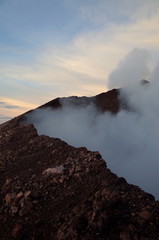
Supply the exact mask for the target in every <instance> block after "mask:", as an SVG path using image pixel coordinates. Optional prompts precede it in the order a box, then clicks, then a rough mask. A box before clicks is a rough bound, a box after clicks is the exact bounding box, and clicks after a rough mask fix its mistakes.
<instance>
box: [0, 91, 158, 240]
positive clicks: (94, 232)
mask: <svg viewBox="0 0 159 240" xmlns="http://www.w3.org/2000/svg"><path fill="white" fill-rule="evenodd" d="M98 96H100V107H101V106H102V105H101V102H102V101H103V108H101V109H104V100H103V99H104V98H103V97H104V96H105V94H104V95H102V94H101V95H98ZM115 99H117V98H115ZM56 101H57V100H56ZM107 106H108V105H107ZM113 106H114V105H113ZM118 106H119V105H118ZM114 109H116V108H115V107H114ZM115 111H116V110H115ZM115 111H114V112H115ZM23 117H24V116H20V117H17V118H15V119H13V120H11V121H9V122H7V123H5V124H3V125H1V126H0V226H1V227H0V239H2V240H15V239H17V240H18V239H19V240H50V239H52V240H65V239H66V240H72V239H76V240H86V239H87V240H119V239H121V240H157V239H159V202H157V201H155V199H154V197H153V196H152V195H150V194H147V193H145V192H143V191H142V190H141V189H140V188H139V187H137V186H134V185H130V184H128V183H127V182H126V180H125V179H124V178H119V177H117V176H116V175H115V174H113V173H112V172H111V171H110V170H109V169H108V168H107V166H106V163H105V161H104V160H103V159H102V157H101V155H100V154H99V153H98V152H90V151H88V150H87V149H86V148H74V147H71V146H69V145H68V144H67V143H65V142H63V141H62V140H60V139H57V138H49V137H47V136H44V135H42V136H38V134H37V132H36V130H35V128H34V126H33V125H29V124H27V125H24V124H23V125H22V124H20V123H21V120H22V119H23Z"/></svg>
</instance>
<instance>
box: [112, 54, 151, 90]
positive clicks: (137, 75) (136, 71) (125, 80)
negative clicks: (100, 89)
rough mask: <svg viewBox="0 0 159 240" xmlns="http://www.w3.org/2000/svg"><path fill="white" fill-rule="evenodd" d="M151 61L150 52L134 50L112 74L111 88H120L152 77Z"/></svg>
mask: <svg viewBox="0 0 159 240" xmlns="http://www.w3.org/2000/svg"><path fill="white" fill-rule="evenodd" d="M149 59H150V56H149V53H148V51H146V50H144V49H134V50H132V51H131V52H130V53H129V54H128V55H127V56H126V57H125V59H124V60H123V61H121V62H120V63H119V65H118V67H117V68H116V69H115V70H114V71H113V72H112V73H111V74H110V76H109V79H108V84H109V87H110V88H119V87H122V86H126V85H130V84H131V85H132V84H134V83H135V82H139V81H140V80H142V79H145V78H148V77H149V75H150V70H149Z"/></svg>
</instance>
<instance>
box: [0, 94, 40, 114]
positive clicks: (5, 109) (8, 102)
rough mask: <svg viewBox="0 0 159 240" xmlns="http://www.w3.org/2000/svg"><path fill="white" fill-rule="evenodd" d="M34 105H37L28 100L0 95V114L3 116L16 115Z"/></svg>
mask: <svg viewBox="0 0 159 240" xmlns="http://www.w3.org/2000/svg"><path fill="white" fill-rule="evenodd" d="M35 107H37V105H35V104H31V103H29V102H24V101H19V100H17V99H14V98H6V97H0V111H1V115H2V116H5V117H8V116H9V118H11V117H16V116H17V115H20V114H22V113H24V112H26V111H28V110H30V109H33V108H35Z"/></svg>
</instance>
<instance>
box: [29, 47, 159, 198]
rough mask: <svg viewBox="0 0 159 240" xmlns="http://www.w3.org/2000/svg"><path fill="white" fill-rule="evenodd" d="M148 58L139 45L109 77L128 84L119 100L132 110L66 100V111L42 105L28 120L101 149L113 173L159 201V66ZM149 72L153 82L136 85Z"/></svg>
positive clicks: (47, 131) (43, 129)
mask: <svg viewBox="0 0 159 240" xmlns="http://www.w3.org/2000/svg"><path fill="white" fill-rule="evenodd" d="M148 58H149V57H148V53H147V52H146V51H144V50H139V49H138V50H137V49H135V50H133V51H132V52H130V53H129V54H128V55H127V56H126V58H125V60H123V61H122V62H121V63H120V64H119V66H118V68H117V69H115V70H114V72H112V73H111V75H110V77H109V82H110V85H111V86H112V87H113V86H116V84H117V85H118V86H119V87H121V86H123V85H126V87H125V88H122V89H121V91H120V98H122V99H123V98H124V99H125V100H126V101H127V102H128V105H129V110H128V111H127V110H121V111H119V112H118V114H116V115H112V114H111V113H108V112H106V113H100V112H98V111H97V109H96V108H95V106H94V105H89V106H87V107H78V106H76V107H75V106H73V105H72V104H71V103H70V104H68V102H65V101H64V100H63V101H62V104H63V108H62V109H58V110H52V109H39V110H37V111H35V112H33V113H31V114H30V115H28V122H32V123H34V125H35V127H36V128H37V130H38V132H39V134H46V135H49V136H51V137H59V138H61V139H63V140H65V141H66V142H67V143H69V144H71V145H73V146H75V147H80V146H86V147H87V148H88V149H90V150H98V151H100V153H101V154H102V156H103V158H104V159H105V160H106V162H107V164H108V167H109V168H110V169H111V170H112V171H113V172H115V173H117V174H118V175H119V176H123V177H125V178H126V179H127V181H128V182H129V183H133V184H136V185H138V186H140V187H141V188H142V189H143V190H145V191H148V192H150V193H152V194H154V195H155V196H156V198H157V199H159V187H158V175H159V146H158V143H159V121H158V120H159V106H158V102H159V95H158V90H159V78H158V77H159V76H158V73H159V66H158V65H157V66H156V67H155V69H153V70H152V69H151V68H149V65H148ZM131 66H132V68H131ZM145 74H146V75H147V74H148V75H149V79H150V80H151V83H150V84H144V85H143V84H141V83H137V82H139V80H140V79H142V78H144V77H145Z"/></svg>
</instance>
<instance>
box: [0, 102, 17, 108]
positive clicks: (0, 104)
mask: <svg viewBox="0 0 159 240" xmlns="http://www.w3.org/2000/svg"><path fill="white" fill-rule="evenodd" d="M0 108H7V109H12V108H21V107H20V106H16V105H8V104H7V103H6V102H0Z"/></svg>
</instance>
